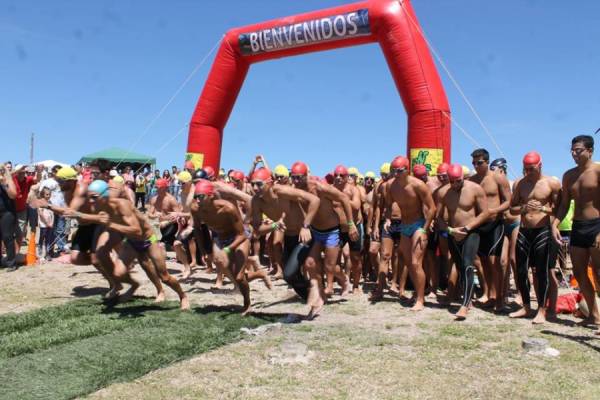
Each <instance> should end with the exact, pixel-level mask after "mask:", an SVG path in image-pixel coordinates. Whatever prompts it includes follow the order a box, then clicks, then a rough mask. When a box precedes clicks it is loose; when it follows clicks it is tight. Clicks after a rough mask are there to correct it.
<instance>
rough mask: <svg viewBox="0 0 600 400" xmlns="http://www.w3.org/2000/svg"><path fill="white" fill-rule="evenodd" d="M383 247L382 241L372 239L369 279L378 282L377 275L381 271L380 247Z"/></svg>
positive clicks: (370, 244)
mask: <svg viewBox="0 0 600 400" xmlns="http://www.w3.org/2000/svg"><path fill="white" fill-rule="evenodd" d="M380 248H381V242H376V241H374V240H371V242H370V243H369V271H368V272H367V274H368V275H367V276H368V279H369V280H370V281H373V282H376V281H377V275H378V272H379V249H380Z"/></svg>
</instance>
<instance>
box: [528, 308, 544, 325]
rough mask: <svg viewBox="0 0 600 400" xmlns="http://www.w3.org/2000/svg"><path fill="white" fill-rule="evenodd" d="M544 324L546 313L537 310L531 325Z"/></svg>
mask: <svg viewBox="0 0 600 400" xmlns="http://www.w3.org/2000/svg"><path fill="white" fill-rule="evenodd" d="M544 322H546V312H545V311H544V310H538V312H537V314H536V315H535V318H534V319H533V321H531V323H532V324H534V325H537V324H543V323H544Z"/></svg>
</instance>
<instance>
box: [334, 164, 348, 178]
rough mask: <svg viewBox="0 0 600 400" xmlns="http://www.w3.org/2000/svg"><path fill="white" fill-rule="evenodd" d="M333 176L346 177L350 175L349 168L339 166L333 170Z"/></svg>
mask: <svg viewBox="0 0 600 400" xmlns="http://www.w3.org/2000/svg"><path fill="white" fill-rule="evenodd" d="M333 174H334V175H344V176H346V175H348V168H346V167H344V166H343V165H338V166H337V167H335V169H334V170H333Z"/></svg>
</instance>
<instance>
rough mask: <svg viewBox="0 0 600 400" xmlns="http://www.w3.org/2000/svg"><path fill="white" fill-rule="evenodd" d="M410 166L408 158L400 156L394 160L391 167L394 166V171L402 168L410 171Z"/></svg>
mask: <svg viewBox="0 0 600 400" xmlns="http://www.w3.org/2000/svg"><path fill="white" fill-rule="evenodd" d="M408 165H409V162H408V158H406V157H404V156H398V157H396V158H394V159H393V160H392V165H391V166H392V169H402V168H405V169H408Z"/></svg>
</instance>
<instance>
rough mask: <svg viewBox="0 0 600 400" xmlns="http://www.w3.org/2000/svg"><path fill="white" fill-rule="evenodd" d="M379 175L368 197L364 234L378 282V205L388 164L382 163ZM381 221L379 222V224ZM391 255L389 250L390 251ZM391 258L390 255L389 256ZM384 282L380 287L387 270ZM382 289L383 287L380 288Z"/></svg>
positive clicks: (379, 229) (379, 235)
mask: <svg viewBox="0 0 600 400" xmlns="http://www.w3.org/2000/svg"><path fill="white" fill-rule="evenodd" d="M379 174H380V177H381V179H380V180H379V181H375V179H374V183H373V190H372V191H371V197H370V201H369V200H367V201H369V203H370V206H369V209H370V212H369V214H368V219H367V229H366V230H365V233H366V234H367V235H369V238H370V243H369V260H370V263H371V266H372V268H373V269H374V271H373V274H374V275H375V279H376V280H378V271H379V264H380V260H379V253H380V251H381V232H382V229H383V219H382V218H381V207H380V203H381V204H383V203H382V201H383V200H382V194H383V191H382V185H383V184H384V183H385V182H387V180H388V179H389V177H390V163H389V162H388V163H383V164H382V165H381V168H380V169H379ZM380 221H381V222H380ZM390 254H391V250H390ZM390 257H391V255H390ZM386 268H389V260H388V261H387V264H386ZM384 278H385V280H384V281H383V282H382V285H386V281H387V269H386V270H385V272H384ZM382 288H383V286H382Z"/></svg>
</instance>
